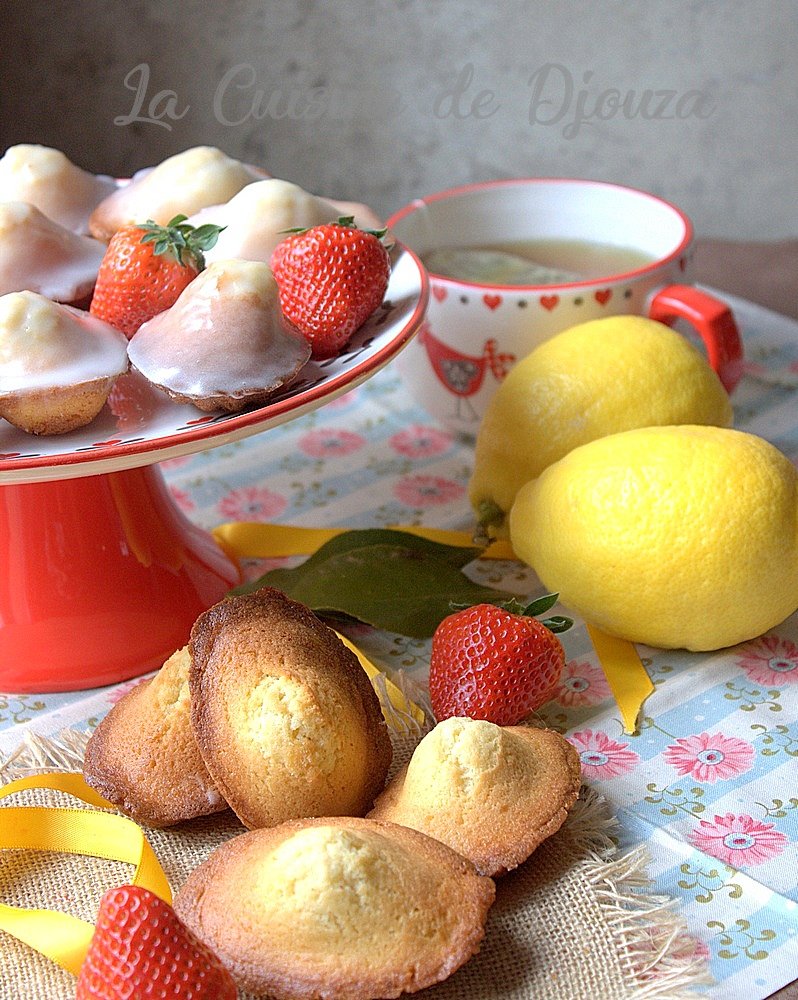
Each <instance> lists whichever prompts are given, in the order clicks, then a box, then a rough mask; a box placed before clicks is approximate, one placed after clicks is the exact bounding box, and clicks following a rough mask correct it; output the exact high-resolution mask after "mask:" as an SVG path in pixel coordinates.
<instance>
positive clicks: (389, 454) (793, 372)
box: [0, 300, 798, 1000]
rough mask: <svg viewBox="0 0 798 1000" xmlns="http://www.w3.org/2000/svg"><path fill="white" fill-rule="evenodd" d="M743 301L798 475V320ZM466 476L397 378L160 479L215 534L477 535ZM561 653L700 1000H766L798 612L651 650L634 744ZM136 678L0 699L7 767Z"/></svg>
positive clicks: (595, 666)
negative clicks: (693, 954)
mask: <svg viewBox="0 0 798 1000" xmlns="http://www.w3.org/2000/svg"><path fill="white" fill-rule="evenodd" d="M732 301H733V305H734V307H735V311H736V315H737V317H738V321H739V323H740V326H741V328H742V331H743V336H744V340H745V344H746V356H747V363H746V373H745V376H744V378H743V380H742V382H741V384H740V386H739V388H738V389H737V390H736V392H735V395H734V406H735V423H736V426H737V427H739V428H741V429H743V430H750V431H753V432H755V433H757V434H760V435H762V436H763V437H765V438H767V439H768V440H770V441H771V442H773V443H774V444H775V445H776V446H778V447H779V448H780V449H781V450H782V451H784V452H785V453H786V454H787V455H788V456H789V457H790V458H791V460H792V461H794V462H798V407H796V400H797V399H798V394H797V393H796V390H798V324H796V323H793V322H791V321H789V320H786V319H784V318H783V317H780V316H777V315H775V314H773V313H769V312H767V311H766V310H763V309H760V308H758V307H755V306H752V305H751V304H749V303H746V302H742V301H734V300H732ZM471 462H472V447H471V446H470V445H469V444H468V443H467V442H464V441H462V440H458V439H454V438H453V437H452V436H451V435H449V434H448V433H447V432H446V431H445V430H444V429H443V428H442V427H440V426H437V425H435V424H434V423H433V422H432V421H431V420H430V419H429V418H428V417H427V416H426V415H425V413H424V411H423V410H422V409H420V408H419V407H418V406H417V405H416V404H414V403H413V402H412V401H411V399H410V397H409V395H408V393H407V391H406V387H405V386H404V385H403V383H402V381H401V380H400V377H399V376H398V374H397V373H396V372H395V370H394V369H393V368H392V367H390V366H389V368H388V369H386V370H385V371H383V372H382V373H380V374H379V375H378V376H376V377H375V378H373V379H372V380H371V381H369V382H367V383H366V384H364V385H362V386H360V387H359V388H358V389H356V390H354V391H353V392H351V393H349V394H348V395H346V396H343V397H341V398H340V399H338V400H336V401H334V402H332V403H329V404H328V405H326V406H324V407H323V408H322V409H320V410H318V411H316V412H314V413H311V414H309V415H306V416H304V417H302V418H300V419H298V420H295V421H294V422H292V423H289V424H287V425H284V426H282V427H278V428H276V429H273V430H270V431H267V432H265V433H262V434H259V435H257V436H255V437H251V438H248V439H246V440H242V441H239V442H237V443H233V444H229V445H225V446H223V447H219V448H215V449H211V450H207V451H204V452H201V453H198V454H195V455H193V456H189V457H185V458H180V459H175V460H172V461H170V462H167V463H164V465H163V467H162V468H163V472H164V475H165V477H166V479H167V482H168V483H169V485H170V488H171V490H172V492H173V494H174V496H175V498H176V500H177V503H178V504H179V506H180V507H181V508H182V509H183V510H184V511H185V512H186V514H187V515H188V516H189V517H190V518H191V519H193V520H195V521H196V522H197V523H199V524H201V525H203V526H204V527H207V528H211V527H214V526H215V525H217V524H219V523H221V522H225V521H233V520H234V521H240V520H244V521H277V522H285V523H292V524H299V525H306V526H312V527H325V526H342V527H371V526H384V525H410V524H422V525H426V526H433V527H444V528H469V527H470V523H471V522H470V514H469V507H468V501H467V496H466V484H467V481H468V477H469V474H470V469H471ZM281 562H284V561H281ZM267 565H268V562H267ZM256 568H257V569H258V570H260V569H262V568H263V563H260V564H258V566H257V567H255V566H254V565H252V566H250V567H248V571H249V572H250V573H254V572H255V570H256ZM469 572H470V573H471V574H472V575H473V576H474V577H475V579H479V580H480V582H487V583H491V584H495V585H497V586H502V587H504V588H506V589H510V590H513V591H516V592H518V593H519V594H529V595H534V594H535V593H538V592H540V585H539V582H538V581H537V579H536V577H535V576H534V574H533V573H532V572H531V571H530V570H529V569H527V568H525V567H523V566H522V565H520V564H519V563H515V562H497V561H493V560H491V561H487V560H485V561H480V562H478V563H476V564H474V565H473V566H472V568H470V569H469ZM356 637H357V641H358V642H359V643H360V645H361V646H362V647H363V649H364V650H365V651H366V652H367V653H368V654H369V655H370V656H371V657H372V659H374V660H375V661H376V662H378V663H379V664H380V665H381V666H383V667H384V668H385V669H386V670H388V671H394V672H400V671H401V672H403V673H404V674H406V675H407V676H408V677H410V678H411V679H415V680H419V681H421V682H423V681H424V679H425V675H426V671H427V667H428V653H429V645H428V643H427V642H423V641H419V640H413V639H409V638H407V637H404V636H400V635H393V634H386V633H378V632H373V631H371V630H368V629H365V628H363V629H360V630H357V636H356ZM563 641H564V645H565V648H566V653H567V657H568V664H567V667H566V670H565V673H564V675H563V678H562V682H561V685H560V688H559V691H558V693H557V696H556V698H555V699H554V700H553V701H552V702H550V703H549V704H548V705H547V706H545V707H544V708H543V709H542V710H541V711H540V713H539V714H540V717H541V719H542V721H543V722H545V723H546V724H547V725H549V726H552V727H554V728H556V729H558V730H560V731H562V732H563V733H565V734H566V735H567V737H568V739H570V740H571V741H572V743H573V744H574V746H576V748H577V749H578V750H579V752H580V755H581V760H582V767H583V774H584V779H585V782H586V783H588V784H590V785H592V786H593V787H595V788H596V789H597V790H598V791H599V792H600V793H601V794H602V795H603V796H604V797H605V798H606V799H607V800H608V801H609V803H610V804H611V805H612V807H613V809H614V810H615V812H616V813H617V816H618V819H619V821H620V839H621V846H622V847H624V848H629V847H632V846H634V845H636V844H639V843H641V842H644V843H645V844H646V845H647V847H648V850H649V852H650V854H651V859H652V860H651V864H650V867H649V874H650V875H651V877H652V878H653V890H654V891H655V892H657V893H662V894H666V895H669V896H672V897H676V898H677V899H678V900H679V903H680V906H681V911H682V913H683V915H684V917H685V919H686V921H687V923H688V926H689V928H690V930H691V932H692V933H693V934H694V935H695V936H697V937H698V938H699V939H700V940H701V941H702V942H703V943H704V945H705V947H706V950H707V954H708V956H709V959H710V968H711V972H712V974H713V976H714V978H715V984H714V985H712V986H708V987H703V988H699V992H701V991H703V992H705V993H706V995H708V996H711V997H713V998H716V1000H725V998H740V997H745V998H746V1000H759V998H763V997H766V996H768V995H769V994H770V993H772V992H773V991H775V990H777V989H779V988H780V987H781V986H783V985H784V984H785V983H787V982H790V981H792V980H794V979H796V978H798V614H796V615H793V616H792V617H791V618H790V619H788V621H786V622H785V623H784V624H783V625H781V626H780V627H778V628H776V629H773V630H772V631H771V632H770V633H768V634H767V635H765V636H763V637H761V638H759V639H756V640H754V641H752V642H748V643H745V644H742V645H740V646H738V647H734V648H731V649H728V650H724V651H722V652H719V653H711V654H690V653H684V652H662V651H658V650H654V649H649V648H647V647H638V649H639V652H640V654H641V656H642V658H643V661H644V664H645V665H646V667H647V669H648V670H649V673H650V675H651V678H652V680H653V681H654V684H655V693H654V694H653V695H652V696H651V697H650V698H649V700H648V702H647V703H646V706H645V709H644V714H643V717H642V721H641V725H640V729H639V732H638V733H637V734H636V735H635V736H628V735H625V734H624V732H623V726H622V724H621V721H620V715H619V712H618V709H617V707H616V705H615V702H614V700H613V699H612V696H611V694H610V691H609V688H608V686H607V683H606V681H605V680H604V676H603V674H602V671H601V667H600V665H599V662H598V659H597V657H596V655H595V653H594V652H593V649H592V647H591V644H590V641H589V639H588V635H587V632H586V630H585V628H584V626H583V625H582V624H581V623H577V625H576V627H575V628H574V629H572V630H571V631H570V632H567V633H565V634H564V636H563ZM131 683H135V682H128V683H127V684H123V685H118V686H116V687H112V688H105V689H100V690H95V691H84V692H80V693H77V694H52V695H41V694H37V695H29V696H26V695H8V696H3V695H0V755H4V754H5V755H7V754H9V753H11V752H12V751H13V750H14V748H15V747H17V746H18V745H19V743H20V740H21V739H22V736H23V733H24V730H25V729H26V728H32V729H33V730H35V731H36V732H37V733H40V734H42V735H48V734H54V733H57V732H59V731H61V730H63V729H65V728H76V729H86V728H87V727H89V726H91V725H93V724H94V723H95V722H96V721H97V719H99V718H100V717H101V716H102V715H103V714H104V713H105V712H106V711H107V709H108V707H109V705H110V704H112V703H113V702H114V701H116V700H118V698H119V697H120V696H121V694H122V693H123V692H124V691H125V690H126V689H127V688H128V687H129V686H130V684H131ZM564 1000H567V998H564Z"/></svg>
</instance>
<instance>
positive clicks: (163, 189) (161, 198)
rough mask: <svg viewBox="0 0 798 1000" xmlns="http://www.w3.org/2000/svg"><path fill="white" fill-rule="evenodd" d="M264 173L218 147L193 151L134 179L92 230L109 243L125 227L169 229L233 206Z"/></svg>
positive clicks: (95, 215)
mask: <svg viewBox="0 0 798 1000" xmlns="http://www.w3.org/2000/svg"><path fill="white" fill-rule="evenodd" d="M264 176H265V175H264V173H263V171H261V170H257V169H256V168H254V167H250V166H247V165H246V164H244V163H241V162H240V161H238V160H234V159H232V158H231V157H229V156H227V155H226V154H225V153H223V152H222V151H221V150H220V149H216V147H215V146H194V147H192V148H191V149H186V150H183V152H182V153H176V154H175V155H174V156H170V157H168V158H167V159H165V160H162V161H161V162H160V163H159V164H158V165H157V166H155V167H150V168H146V169H144V170H140V171H138V173H136V174H134V176H133V177H132V179H131V180H130V182H129V183H127V184H125V185H123V186H120V187H119V188H118V189H117V190H116V191H114V192H113V193H112V194H109V195H108V197H107V198H104V199H103V200H102V201H101V202H100V203H99V205H97V207H96V208H95V209H94V211H93V212H92V213H91V216H90V218H89V230H90V232H91V234H92V236H94V237H95V238H96V239H98V240H103V241H105V242H108V240H110V239H111V237H112V236H113V235H114V233H115V232H116V231H117V230H118V229H121V228H122V227H123V226H130V225H136V224H138V223H141V222H146V221H147V220H148V219H152V220H153V221H154V222H157V223H158V224H159V225H162V226H165V225H166V224H167V222H169V220H170V219H172V218H174V216H176V215H178V214H179V215H193V214H194V213H195V212H198V211H199V210H200V209H201V208H205V207H206V206H208V205H218V204H221V203H223V202H226V201H229V200H230V199H231V198H232V197H233V195H234V194H237V193H238V192H239V191H240V190H241V188H243V187H244V186H245V185H247V184H250V183H252V181H254V180H259V179H260V178H262V177H264Z"/></svg>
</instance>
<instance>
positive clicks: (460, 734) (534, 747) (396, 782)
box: [369, 718, 581, 876]
mask: <svg viewBox="0 0 798 1000" xmlns="http://www.w3.org/2000/svg"><path fill="white" fill-rule="evenodd" d="M580 781H581V778H580V766H579V755H578V754H577V752H576V750H575V749H574V748H573V747H572V746H571V744H570V743H569V742H568V741H567V740H566V739H565V738H564V737H563V736H561V735H560V734H559V733H556V732H554V731H553V730H549V729H532V728H528V727H525V726H507V727H500V726H496V725H494V724H493V723H491V722H483V721H475V720H472V719H465V718H452V719H447V720H445V721H444V722H441V723H439V724H438V725H437V726H436V727H435V728H434V729H433V730H432V731H431V732H430V733H428V734H427V735H426V736H425V737H424V739H423V740H422V741H421V743H419V745H418V746H417V747H416V749H415V751H414V753H413V756H412V758H411V760H410V762H409V764H407V765H406V766H405V767H404V768H403V769H402V770H401V771H399V773H398V774H397V775H396V777H395V778H394V779H393V780H392V781H391V782H390V784H389V785H388V786H387V788H386V789H385V790H384V791H383V793H382V794H381V795H380V796H379V797H378V799H377V801H376V802H375V804H374V808H373V809H372V810H371V812H370V813H369V817H370V818H372V819H377V820H383V821H390V822H393V823H400V824H402V825H404V826H409V827H412V828H413V829H415V830H420V831H421V832H423V833H426V834H428V835H429V836H431V837H435V838H436V839H437V840H440V841H442V842H443V843H444V844H448V845H449V847H451V848H453V849H454V850H456V851H458V852H459V853H460V854H462V855H463V856H464V857H466V858H469V859H470V860H471V861H472V862H473V863H474V865H475V866H476V868H477V870H478V871H479V872H481V873H482V874H483V875H491V876H496V875H501V874H503V873H505V872H507V871H510V870H511V869H513V868H515V867H517V866H518V865H519V864H521V862H522V861H525V860H526V858H528V857H529V855H530V854H532V852H533V851H534V850H535V848H536V847H538V846H539V845H540V844H541V843H542V842H543V841H544V840H546V838H548V837H550V836H551V835H552V834H553V833H556V831H557V830H559V828H560V827H561V826H562V824H563V823H564V822H565V818H566V816H567V815H568V811H569V809H571V807H572V806H573V805H574V803H575V802H576V799H577V797H578V795H579V787H580Z"/></svg>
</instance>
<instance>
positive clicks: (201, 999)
mask: <svg viewBox="0 0 798 1000" xmlns="http://www.w3.org/2000/svg"><path fill="white" fill-rule="evenodd" d="M237 996H238V993H237V990H236V985H235V982H234V981H233V978H232V976H231V975H230V973H229V972H228V971H227V969H225V967H224V966H223V965H222V963H221V962H220V961H219V959H218V958H217V957H216V956H215V955H214V954H213V953H212V952H211V951H210V949H209V948H207V947H206V946H205V945H204V944H202V942H201V941H200V940H199V939H198V938H197V937H195V935H194V934H193V933H192V932H191V931H190V930H189V929H188V928H187V927H186V926H185V925H184V924H183V923H182V922H181V921H180V920H179V919H178V917H177V914H176V913H175V911H174V910H173V909H172V907H171V906H169V904H168V903H165V902H164V901H163V900H162V899H160V898H159V897H158V896H156V895H155V893H153V892H150V891H149V889H143V888H142V887H141V886H135V885H122V886H119V887H118V888H116V889H110V890H109V891H108V892H106V893H105V895H104V896H103V898H102V899H101V901H100V908H99V912H98V914H97V926H96V928H95V931H94V936H93V937H92V939H91V944H90V945H89V950H88V952H87V954H86V958H85V959H84V962H83V965H82V967H81V970H80V976H79V977H78V984H77V993H76V994H75V1000H144V998H145V997H146V998H153V1000H161V998H163V1000H166V998H167V997H168V998H170V1000H236V997H237Z"/></svg>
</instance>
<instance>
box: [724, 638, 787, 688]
mask: <svg viewBox="0 0 798 1000" xmlns="http://www.w3.org/2000/svg"><path fill="white" fill-rule="evenodd" d="M737 662H738V664H739V666H740V667H741V668H742V669H743V670H744V671H745V673H746V674H747V675H748V679H749V680H751V681H753V682H754V684H761V685H762V686H763V687H769V688H778V687H782V686H783V685H784V684H798V646H796V645H795V643H794V642H791V641H790V640H789V639H781V638H779V636H777V635H763V636H762V637H761V638H759V639H754V640H753V641H751V642H746V643H745V645H744V646H742V655H741V656H740V658H739V660H738V661H737Z"/></svg>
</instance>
